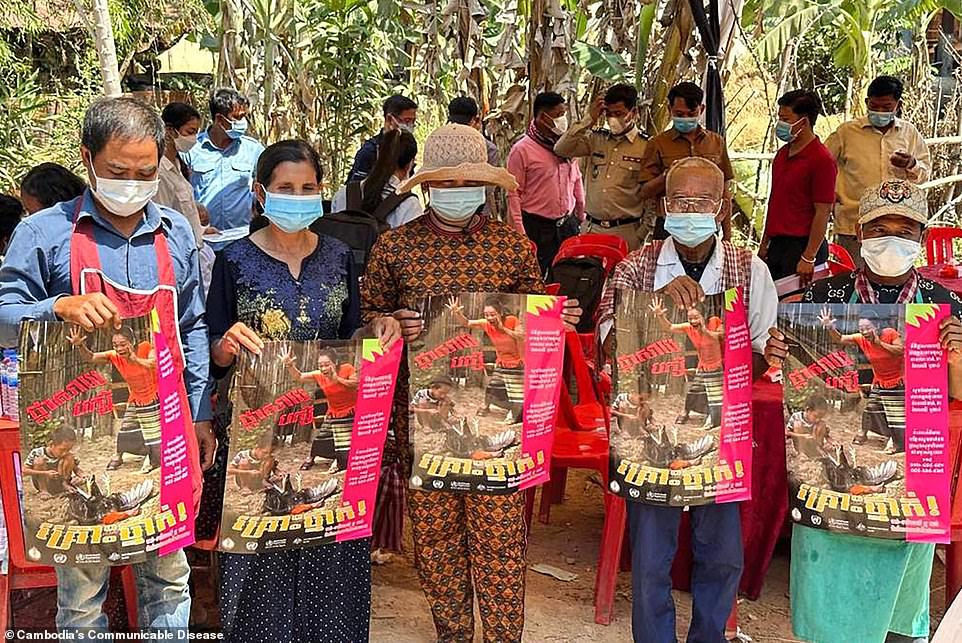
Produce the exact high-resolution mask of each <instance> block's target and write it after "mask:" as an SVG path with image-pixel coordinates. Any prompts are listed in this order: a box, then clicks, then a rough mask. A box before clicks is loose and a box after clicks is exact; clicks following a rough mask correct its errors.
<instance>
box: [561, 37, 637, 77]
mask: <svg viewBox="0 0 962 643" xmlns="http://www.w3.org/2000/svg"><path fill="white" fill-rule="evenodd" d="M572 53H573V54H574V58H575V61H576V62H577V63H578V65H579V66H581V67H582V68H584V69H585V70H587V71H588V73H590V74H591V75H592V76H594V77H596V78H601V79H602V80H607V81H611V82H621V81H624V80H625V77H626V76H627V75H628V64H627V63H626V62H625V59H624V57H623V56H621V55H619V54H616V53H615V52H613V51H609V50H605V49H602V48H601V47H595V46H594V45H589V44H588V43H586V42H582V41H579V42H576V43H575V45H574V48H573V49H572Z"/></svg>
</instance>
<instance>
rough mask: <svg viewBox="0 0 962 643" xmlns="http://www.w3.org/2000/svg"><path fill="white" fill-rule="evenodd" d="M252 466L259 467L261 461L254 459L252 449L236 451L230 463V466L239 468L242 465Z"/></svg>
mask: <svg viewBox="0 0 962 643" xmlns="http://www.w3.org/2000/svg"><path fill="white" fill-rule="evenodd" d="M245 462H246V463H247V464H252V465H254V466H255V467H259V466H261V461H260V460H258V459H257V458H255V457H254V450H253V449H244V450H243V451H238V452H237V455H235V456H234V459H233V460H231V461H230V466H232V467H239V466H241V465H242V464H244V463H245Z"/></svg>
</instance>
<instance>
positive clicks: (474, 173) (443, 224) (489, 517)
mask: <svg viewBox="0 0 962 643" xmlns="http://www.w3.org/2000/svg"><path fill="white" fill-rule="evenodd" d="M418 185H420V186H421V189H422V191H423V192H424V193H425V195H426V196H427V200H428V205H427V209H426V211H425V214H424V216H422V217H420V218H418V219H415V220H414V221H411V222H410V223H407V224H405V225H403V226H401V227H399V228H397V229H396V230H390V231H388V232H385V233H384V234H382V235H381V236H380V237H379V238H378V241H377V243H376V244H375V246H374V248H373V249H372V250H371V255H370V259H369V262H368V266H367V272H366V274H365V277H364V280H363V283H362V284H361V312H362V315H363V317H364V318H365V319H368V318H371V319H373V318H376V317H378V316H379V315H383V314H393V315H394V316H395V318H396V319H398V321H400V323H401V328H402V331H403V334H404V338H405V339H406V340H408V341H411V340H413V339H415V338H417V337H418V335H419V334H420V332H421V329H422V322H421V320H420V318H419V315H418V313H416V312H414V310H415V309H416V308H417V304H418V301H419V300H420V299H421V298H423V297H425V296H428V295H434V296H444V295H455V294H458V293H460V292H463V291H474V292H491V293H498V292H500V293H542V292H544V284H543V283H542V281H541V270H540V268H539V266H538V261H537V258H536V257H535V254H534V251H533V250H532V248H531V245H530V242H529V241H528V240H527V239H526V238H525V237H524V236H523V235H522V234H521V233H519V232H518V231H517V230H515V229H514V228H513V227H512V226H511V225H509V224H507V223H502V222H499V221H494V220H492V219H489V218H487V217H485V216H484V215H483V214H481V212H482V209H483V207H484V203H485V187H486V186H496V187H500V188H503V189H505V190H509V191H510V190H514V189H515V188H516V187H517V182H516V181H515V179H514V177H513V176H512V175H511V174H510V173H509V172H508V171H507V170H505V169H504V168H500V167H494V166H492V165H489V164H488V163H487V150H486V147H485V144H484V137H483V136H482V135H481V134H480V133H479V132H478V131H477V130H475V129H473V128H471V127H468V126H466V125H458V124H455V123H449V124H447V125H444V126H443V127H441V128H439V129H437V130H435V131H434V132H433V133H432V134H431V135H430V136H428V138H427V140H426V141H425V144H424V165H423V167H422V168H421V170H420V171H419V172H418V173H417V174H415V175H414V176H413V177H411V179H409V180H408V181H407V182H406V183H405V184H404V185H402V186H401V188H400V189H401V190H402V191H406V190H410V189H412V188H414V187H415V186H418ZM580 317H581V310H580V308H578V302H577V301H574V300H569V301H568V302H567V303H566V307H565V311H564V321H565V324H566V325H568V326H569V327H570V328H573V327H574V325H575V324H576V323H577V322H578V320H579V319H580ZM407 378H408V371H407V368H406V366H405V365H403V363H402V371H401V375H400V376H399V380H398V386H397V390H396V395H395V399H394V412H393V414H392V416H391V424H392V429H393V435H394V440H395V442H396V444H395V445H394V448H395V449H396V451H395V454H403V455H401V457H402V465H403V468H404V472H405V474H407V475H409V474H410V467H411V462H410V455H409V454H410V450H409V448H408V391H407V389H408V384H407ZM390 451H391V445H388V446H387V447H386V452H387V453H388V454H389V453H390ZM385 457H389V455H386V456H385ZM409 510H410V516H411V523H412V526H413V535H414V549H415V556H416V558H417V560H418V576H419V578H420V581H421V587H422V589H423V590H424V593H425V595H426V597H427V600H428V603H429V604H430V606H431V613H432V615H433V617H434V625H435V628H436V629H437V640H438V641H439V642H442V643H454V642H458V643H460V642H463V641H472V640H474V592H475V591H477V594H478V604H479V607H480V614H481V620H482V626H483V640H484V641H485V642H486V643H494V642H495V641H497V642H498V643H512V642H519V641H521V633H522V630H523V629H524V575H525V547H526V533H525V525H524V515H523V514H524V496H523V495H522V494H520V493H514V494H509V495H503V496H485V495H460V494H456V493H449V492H427V491H421V490H412V491H411V492H410V498H409ZM472 578H473V583H472Z"/></svg>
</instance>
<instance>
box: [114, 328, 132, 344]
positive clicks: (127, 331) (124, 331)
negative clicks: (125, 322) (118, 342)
mask: <svg viewBox="0 0 962 643" xmlns="http://www.w3.org/2000/svg"><path fill="white" fill-rule="evenodd" d="M113 334H114V335H120V336H121V337H123V338H124V339H126V340H127V341H128V342H130V343H131V344H136V343H137V338H136V336H135V335H134V329H133V328H131V327H130V326H121V327H120V328H118V329H117V330H115V331H114V333H113Z"/></svg>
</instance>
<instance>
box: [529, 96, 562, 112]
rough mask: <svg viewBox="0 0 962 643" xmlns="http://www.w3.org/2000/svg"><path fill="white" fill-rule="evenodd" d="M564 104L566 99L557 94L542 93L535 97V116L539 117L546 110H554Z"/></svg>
mask: <svg viewBox="0 0 962 643" xmlns="http://www.w3.org/2000/svg"><path fill="white" fill-rule="evenodd" d="M564 102H565V99H564V97H563V96H562V95H561V94H558V93H557V92H541V93H540V94H538V95H537V96H535V97H534V115H535V116H538V115H539V114H541V112H543V111H545V110H546V109H553V108H555V107H557V106H558V105H562V104H564Z"/></svg>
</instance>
